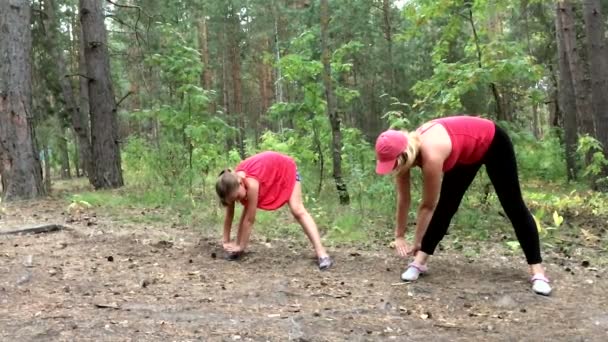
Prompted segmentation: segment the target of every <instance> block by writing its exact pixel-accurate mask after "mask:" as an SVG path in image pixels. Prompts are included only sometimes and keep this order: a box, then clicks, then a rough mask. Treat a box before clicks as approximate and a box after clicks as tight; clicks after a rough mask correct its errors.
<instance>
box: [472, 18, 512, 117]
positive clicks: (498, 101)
mask: <svg viewBox="0 0 608 342" xmlns="http://www.w3.org/2000/svg"><path fill="white" fill-rule="evenodd" d="M468 12H469V16H468V17H467V20H468V21H469V24H470V25H471V30H473V39H474V41H475V48H476V51H477V65H479V67H480V68H482V67H483V65H482V63H481V47H480V46H479V36H478V35H477V29H476V27H475V21H474V20H473V10H471V9H470V8H469V10H468ZM489 87H490V90H491V91H492V95H493V96H494V104H495V106H496V118H497V119H498V120H505V121H508V120H510V117H509V116H508V113H507V112H506V111H505V110H504V108H503V99H502V96H501V94H500V92H499V91H498V86H497V85H496V83H494V82H490V84H489Z"/></svg>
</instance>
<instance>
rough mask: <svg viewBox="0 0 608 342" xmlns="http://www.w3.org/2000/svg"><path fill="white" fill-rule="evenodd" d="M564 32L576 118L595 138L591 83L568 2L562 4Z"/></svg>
mask: <svg viewBox="0 0 608 342" xmlns="http://www.w3.org/2000/svg"><path fill="white" fill-rule="evenodd" d="M560 7H561V10H560V11H561V13H562V15H561V20H562V30H563V32H564V40H563V43H564V49H565V50H566V54H567V55H568V56H567V57H568V65H569V69H570V74H571V78H572V87H573V88H574V97H575V104H576V116H577V119H578V123H579V127H580V130H581V132H582V133H585V134H589V135H591V136H595V128H594V125H593V116H592V109H591V101H590V98H589V96H588V94H589V93H590V92H591V90H590V81H589V79H588V78H586V77H585V68H584V61H583V60H582V58H581V56H580V54H579V52H578V46H577V41H576V26H575V23H574V20H575V11H574V5H573V4H572V3H571V2H570V1H568V0H566V1H561V2H560Z"/></svg>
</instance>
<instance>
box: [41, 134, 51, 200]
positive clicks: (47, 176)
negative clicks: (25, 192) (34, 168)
mask: <svg viewBox="0 0 608 342" xmlns="http://www.w3.org/2000/svg"><path fill="white" fill-rule="evenodd" d="M42 155H43V158H44V162H43V164H44V175H43V177H42V179H43V184H44V190H45V191H46V193H47V194H48V193H50V192H51V153H50V152H49V145H48V144H47V143H43V144H42Z"/></svg>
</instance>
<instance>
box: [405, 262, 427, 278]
mask: <svg viewBox="0 0 608 342" xmlns="http://www.w3.org/2000/svg"><path fill="white" fill-rule="evenodd" d="M426 271H428V267H426V265H419V264H417V263H414V262H412V263H411V264H409V265H408V267H407V269H406V270H405V272H403V273H402V274H401V280H403V281H414V280H417V279H418V277H419V276H420V274H422V273H425V272H426Z"/></svg>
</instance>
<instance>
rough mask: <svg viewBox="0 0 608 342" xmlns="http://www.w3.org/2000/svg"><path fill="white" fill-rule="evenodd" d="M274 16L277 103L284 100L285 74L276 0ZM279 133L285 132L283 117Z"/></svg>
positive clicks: (275, 91)
mask: <svg viewBox="0 0 608 342" xmlns="http://www.w3.org/2000/svg"><path fill="white" fill-rule="evenodd" d="M272 8H273V11H272V12H273V18H274V63H275V66H276V67H275V69H274V79H275V80H274V86H275V89H274V94H275V99H276V102H277V103H281V102H283V76H282V75H281V67H280V66H279V62H280V61H281V45H280V39H279V12H278V10H277V7H276V4H275V1H274V0H273V2H272ZM278 126H279V127H278V128H279V133H283V119H279V120H278Z"/></svg>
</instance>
